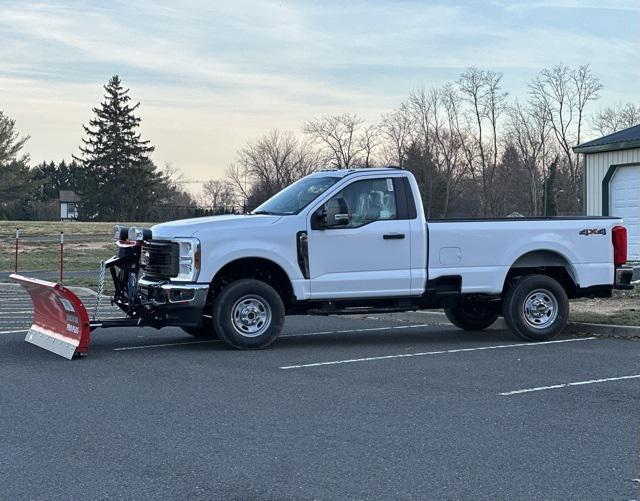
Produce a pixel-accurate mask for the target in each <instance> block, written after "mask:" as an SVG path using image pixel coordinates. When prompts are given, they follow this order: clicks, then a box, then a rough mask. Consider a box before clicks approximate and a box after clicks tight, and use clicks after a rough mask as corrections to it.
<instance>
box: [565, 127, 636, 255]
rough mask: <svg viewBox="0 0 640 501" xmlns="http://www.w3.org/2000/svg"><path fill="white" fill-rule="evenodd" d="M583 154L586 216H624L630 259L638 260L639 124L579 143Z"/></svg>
mask: <svg viewBox="0 0 640 501" xmlns="http://www.w3.org/2000/svg"><path fill="white" fill-rule="evenodd" d="M573 151H574V152H576V153H582V154H583V155H584V183H585V187H584V201H583V203H584V208H585V215H587V216H619V217H621V218H623V219H624V224H625V226H626V227H627V234H628V242H629V260H630V261H640V125H634V126H633V127H629V128H628V129H624V130H621V131H618V132H614V133H613V134H609V135H608V136H604V137H601V138H600V139H594V140H593V141H588V142H586V143H582V144H579V145H578V146H576V147H575V148H573Z"/></svg>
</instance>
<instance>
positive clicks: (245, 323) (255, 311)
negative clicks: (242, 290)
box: [231, 294, 271, 337]
mask: <svg viewBox="0 0 640 501" xmlns="http://www.w3.org/2000/svg"><path fill="white" fill-rule="evenodd" d="M231 324H232V325H233V327H234V329H235V330H236V332H237V333H238V334H240V335H241V336H245V337H257V336H260V335H261V334H264V332H265V331H266V330H267V329H268V328H269V325H271V307H270V306H269V303H267V302H266V301H265V300H264V298H262V297H260V296H256V295H253V294H249V295H246V296H242V297H241V298H240V299H238V301H236V303H235V304H234V305H233V308H232V309H231Z"/></svg>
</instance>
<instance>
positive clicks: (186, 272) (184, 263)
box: [172, 238, 200, 282]
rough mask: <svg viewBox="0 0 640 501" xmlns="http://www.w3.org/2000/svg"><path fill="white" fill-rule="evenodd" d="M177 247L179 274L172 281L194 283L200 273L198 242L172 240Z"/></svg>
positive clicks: (192, 239)
mask: <svg viewBox="0 0 640 501" xmlns="http://www.w3.org/2000/svg"><path fill="white" fill-rule="evenodd" d="M172 240H173V241H174V242H177V243H178V246H179V249H180V250H179V253H178V255H179V258H178V259H179V260H180V261H179V262H180V267H179V270H180V271H179V273H178V276H177V277H175V278H174V279H173V280H175V281H179V282H195V281H196V280H198V274H199V273H200V240H198V239H197V238H174V239H172Z"/></svg>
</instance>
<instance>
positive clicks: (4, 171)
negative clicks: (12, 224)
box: [0, 111, 36, 219]
mask: <svg viewBox="0 0 640 501" xmlns="http://www.w3.org/2000/svg"><path fill="white" fill-rule="evenodd" d="M15 125H16V121H15V120H14V119H12V118H9V117H8V116H7V115H5V114H4V113H3V112H2V111H0V219H2V218H4V217H7V216H10V215H11V214H12V209H13V208H14V207H15V206H16V205H20V204H21V202H22V201H23V200H25V199H27V198H29V196H30V193H31V191H32V190H33V189H34V187H35V185H36V184H35V183H34V180H33V175H32V173H31V170H30V169H29V155H27V154H23V153H22V148H23V147H24V144H25V143H26V142H27V140H28V139H29V137H20V134H19V133H18V131H17V130H16V128H15Z"/></svg>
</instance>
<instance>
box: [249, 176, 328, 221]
mask: <svg viewBox="0 0 640 501" xmlns="http://www.w3.org/2000/svg"><path fill="white" fill-rule="evenodd" d="M339 180H340V178H339V177H329V176H327V177H315V176H314V177H305V178H303V179H300V180H299V181H296V182H295V183H293V184H292V185H291V186H288V187H286V188H285V189H284V190H282V191H281V192H279V193H276V194H275V195H274V196H272V197H271V198H270V199H269V200H267V201H266V202H265V203H263V204H262V205H261V206H259V207H258V208H257V209H256V210H254V211H253V214H277V215H286V214H297V213H298V212H300V211H301V210H302V209H304V208H305V207H306V206H307V205H309V204H310V203H311V202H313V201H314V200H315V199H316V198H318V197H319V196H320V195H321V194H322V193H324V192H325V191H327V189H329V187H331V186H333V185H334V184H336V183H337V182H338V181H339Z"/></svg>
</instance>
